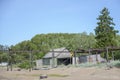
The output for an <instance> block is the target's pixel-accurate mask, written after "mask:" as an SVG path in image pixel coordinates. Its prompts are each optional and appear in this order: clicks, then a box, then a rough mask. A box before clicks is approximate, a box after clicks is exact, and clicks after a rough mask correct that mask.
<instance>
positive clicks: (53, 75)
mask: <svg viewBox="0 0 120 80" xmlns="http://www.w3.org/2000/svg"><path fill="white" fill-rule="evenodd" d="M48 76H49V77H67V76H68V75H61V74H48Z"/></svg>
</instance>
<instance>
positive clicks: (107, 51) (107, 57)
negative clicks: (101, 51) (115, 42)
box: [106, 47, 108, 62]
mask: <svg viewBox="0 0 120 80" xmlns="http://www.w3.org/2000/svg"><path fill="white" fill-rule="evenodd" d="M106 50H107V54H106V60H107V62H108V47H107V48H106Z"/></svg>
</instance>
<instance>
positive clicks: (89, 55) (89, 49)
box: [89, 49, 91, 62]
mask: <svg viewBox="0 0 120 80" xmlns="http://www.w3.org/2000/svg"><path fill="white" fill-rule="evenodd" d="M90 59H91V58H90V49H89V62H90Z"/></svg>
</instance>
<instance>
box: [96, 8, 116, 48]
mask: <svg viewBox="0 0 120 80" xmlns="http://www.w3.org/2000/svg"><path fill="white" fill-rule="evenodd" d="M100 13H101V15H99V17H98V18H97V20H98V22H97V24H98V26H97V27H96V29H95V35H96V37H95V38H96V46H97V47H99V48H105V47H108V46H116V40H115V38H116V33H118V31H117V30H114V26H115V24H114V23H113V18H111V17H110V16H109V14H110V13H109V11H108V9H107V8H104V9H103V10H102V11H101V12H100Z"/></svg>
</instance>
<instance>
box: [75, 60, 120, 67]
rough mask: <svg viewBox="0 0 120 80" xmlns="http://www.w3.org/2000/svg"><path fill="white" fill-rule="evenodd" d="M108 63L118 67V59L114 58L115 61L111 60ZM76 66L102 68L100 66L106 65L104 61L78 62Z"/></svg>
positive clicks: (119, 65)
mask: <svg viewBox="0 0 120 80" xmlns="http://www.w3.org/2000/svg"><path fill="white" fill-rule="evenodd" d="M107 64H108V65H110V66H112V67H117V68H120V61H119V60H116V61H111V62H110V63H107ZM77 67H98V68H102V67H107V65H106V63H98V64H95V63H89V62H87V63H81V64H78V65H77Z"/></svg>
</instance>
